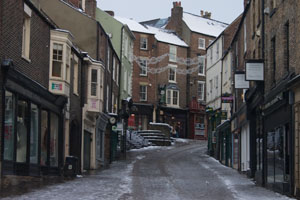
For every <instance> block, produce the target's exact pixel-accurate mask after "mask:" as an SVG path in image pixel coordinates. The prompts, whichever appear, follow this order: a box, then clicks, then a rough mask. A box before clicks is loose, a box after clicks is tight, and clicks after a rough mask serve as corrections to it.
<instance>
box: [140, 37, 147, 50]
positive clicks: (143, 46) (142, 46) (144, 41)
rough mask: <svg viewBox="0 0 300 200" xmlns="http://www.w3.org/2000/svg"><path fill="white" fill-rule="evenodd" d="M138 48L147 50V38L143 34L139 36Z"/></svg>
mask: <svg viewBox="0 0 300 200" xmlns="http://www.w3.org/2000/svg"><path fill="white" fill-rule="evenodd" d="M140 49H142V50H148V38H147V37H145V36H141V38H140Z"/></svg>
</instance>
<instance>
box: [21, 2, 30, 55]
mask: <svg viewBox="0 0 300 200" xmlns="http://www.w3.org/2000/svg"><path fill="white" fill-rule="evenodd" d="M23 16H24V18H23V36H22V56H23V57H24V58H26V59H28V60H29V51H30V18H31V9H30V8H29V7H28V6H27V5H26V4H24V15H23Z"/></svg>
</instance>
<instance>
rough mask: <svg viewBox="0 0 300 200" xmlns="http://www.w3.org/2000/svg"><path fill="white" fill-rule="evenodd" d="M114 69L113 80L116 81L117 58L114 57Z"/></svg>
mask: <svg viewBox="0 0 300 200" xmlns="http://www.w3.org/2000/svg"><path fill="white" fill-rule="evenodd" d="M112 61H113V68H112V76H113V80H114V81H116V77H115V76H116V58H114V57H113V60H112Z"/></svg>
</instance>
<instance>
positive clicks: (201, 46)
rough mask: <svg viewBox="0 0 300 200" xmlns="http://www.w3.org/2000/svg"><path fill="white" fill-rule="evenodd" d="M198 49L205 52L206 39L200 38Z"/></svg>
mask: <svg viewBox="0 0 300 200" xmlns="http://www.w3.org/2000/svg"><path fill="white" fill-rule="evenodd" d="M198 49H204V50H205V38H198Z"/></svg>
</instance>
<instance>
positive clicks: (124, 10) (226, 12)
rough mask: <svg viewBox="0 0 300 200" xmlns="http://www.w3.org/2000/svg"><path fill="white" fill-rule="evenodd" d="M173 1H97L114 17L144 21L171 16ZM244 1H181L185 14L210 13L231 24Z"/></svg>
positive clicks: (214, 17) (217, 18)
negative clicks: (202, 11)
mask: <svg viewBox="0 0 300 200" xmlns="http://www.w3.org/2000/svg"><path fill="white" fill-rule="evenodd" d="M174 1H175V0H97V3H98V7H99V8H100V9H102V10H112V11H114V12H115V15H116V16H121V17H126V18H133V19H134V20H136V21H139V22H140V21H146V20H150V19H156V18H165V17H169V16H170V15H171V8H172V7H173V2H174ZM243 2H244V0H181V6H182V7H183V10H184V11H185V12H190V13H193V14H197V15H200V10H204V11H208V12H211V13H212V19H215V20H219V21H222V22H226V23H231V22H232V21H233V20H234V19H235V18H236V17H238V16H239V14H241V13H242V11H243V9H244V8H243Z"/></svg>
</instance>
